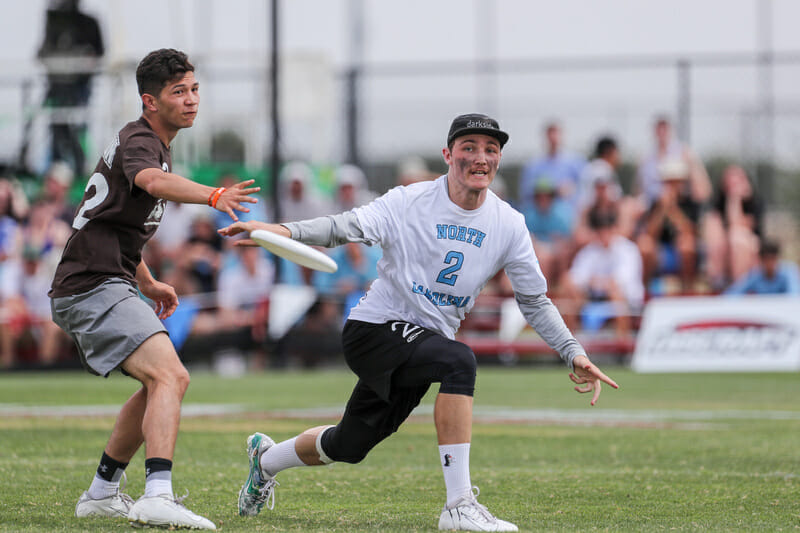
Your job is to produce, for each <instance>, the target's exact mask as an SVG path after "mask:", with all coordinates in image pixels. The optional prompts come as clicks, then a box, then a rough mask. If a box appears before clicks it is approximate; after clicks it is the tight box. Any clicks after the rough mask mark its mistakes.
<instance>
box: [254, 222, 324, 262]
mask: <svg viewBox="0 0 800 533" xmlns="http://www.w3.org/2000/svg"><path fill="white" fill-rule="evenodd" d="M250 238H251V239H252V240H253V241H254V242H256V243H258V245H259V246H261V247H262V248H265V249H267V250H269V251H270V252H272V253H273V254H275V255H279V256H281V257H283V258H285V259H288V260H289V261H291V262H293V263H297V264H298V265H303V266H304V267H308V268H313V269H314V270H321V271H322V272H336V271H337V270H338V269H339V266H338V265H337V264H336V261H334V260H333V259H331V258H330V257H328V256H327V255H325V254H324V253H322V252H320V251H319V250H315V249H314V248H312V247H310V246H308V245H307V244H303V243H302V242H300V241H295V240H293V239H290V238H289V237H284V236H283V235H278V234H277V233H273V232H271V231H268V230H265V229H256V230H253V231H251V232H250Z"/></svg>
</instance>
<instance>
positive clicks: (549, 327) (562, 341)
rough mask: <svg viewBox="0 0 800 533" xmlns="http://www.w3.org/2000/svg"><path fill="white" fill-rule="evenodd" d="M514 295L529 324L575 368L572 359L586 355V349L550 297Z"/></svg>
mask: <svg viewBox="0 0 800 533" xmlns="http://www.w3.org/2000/svg"><path fill="white" fill-rule="evenodd" d="M514 296H515V298H516V300H517V304H518V305H519V308H520V311H522V315H523V316H524V317H525V320H527V321H528V324H530V325H531V326H532V327H533V329H535V330H536V333H538V334H539V336H540V337H542V339H544V341H545V342H546V343H547V345H548V346H550V347H551V348H552V349H554V350H555V351H556V352H558V355H560V356H561V359H563V361H564V362H565V363H566V364H567V365H568V366H569V367H570V368H572V369H573V370H574V367H573V366H572V360H573V359H575V358H576V357H577V356H579V355H586V350H584V349H583V346H581V344H580V343H579V342H578V341H577V340H576V339H575V337H574V336H573V335H572V333H571V332H570V331H569V328H568V327H567V325H566V324H565V323H564V319H563V318H561V313H559V312H558V309H557V308H556V306H555V305H554V304H553V302H552V301H551V300H550V298H548V297H547V295H546V294H536V295H527V294H519V293H515V294H514Z"/></svg>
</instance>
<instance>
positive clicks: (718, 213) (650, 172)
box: [0, 117, 800, 369]
mask: <svg viewBox="0 0 800 533" xmlns="http://www.w3.org/2000/svg"><path fill="white" fill-rule="evenodd" d="M563 135H564V133H563V132H562V129H561V126H560V125H559V124H558V123H555V122H553V123H549V124H547V125H546V126H545V127H544V129H543V141H544V142H543V145H544V146H543V150H542V153H541V154H540V155H536V156H535V157H532V158H531V159H530V160H529V161H528V162H527V163H526V164H525V165H524V166H523V167H522V169H521V172H520V174H519V179H518V180H517V182H516V183H517V185H518V187H517V191H516V194H514V193H513V192H512V191H510V190H509V187H508V186H507V185H506V180H504V178H503V177H502V176H498V178H497V179H496V181H495V183H494V184H493V190H494V192H495V193H496V194H498V195H500V196H501V197H503V198H504V199H506V200H507V201H509V202H510V203H512V205H514V206H515V207H516V208H517V209H519V211H521V212H522V214H523V215H524V216H525V221H526V224H527V225H528V228H529V230H530V232H531V239H533V241H534V247H535V250H536V253H537V256H538V258H539V262H540V267H541V269H542V271H543V273H544V275H545V276H546V278H547V280H548V284H549V295H550V297H551V298H553V299H554V300H555V301H556V303H557V305H558V306H559V309H560V310H561V312H562V314H563V315H564V317H565V320H566V321H567V323H568V325H570V327H572V328H573V329H574V330H575V331H597V330H600V329H601V328H604V329H606V330H608V331H609V332H610V333H612V334H614V335H619V336H629V335H630V334H631V333H632V332H633V331H635V329H636V327H637V325H638V318H639V317H640V316H641V312H642V309H643V306H644V303H645V302H646V301H647V300H648V299H649V298H653V297H658V296H663V295H697V294H730V295H734V294H748V293H755V294H767V293H770V294H771V293H782V294H794V295H797V294H800V275H799V274H798V268H797V266H796V264H795V263H793V262H792V261H789V260H787V259H786V258H785V257H784V254H783V253H782V250H781V245H782V244H786V243H781V242H780V241H779V240H777V239H775V236H774V235H769V234H768V232H767V228H766V224H765V214H766V212H765V211H766V209H765V204H764V200H763V199H762V198H761V197H760V196H759V194H758V192H757V191H756V189H755V188H754V186H753V183H752V182H751V180H750V178H749V176H748V175H747V173H746V172H745V170H744V169H743V167H741V166H739V165H736V164H732V165H729V166H728V167H727V168H725V169H724V171H723V172H722V174H721V175H720V176H718V177H716V178H717V179H716V180H714V181H712V179H711V177H710V176H709V174H708V172H707V171H706V168H705V166H704V164H703V162H702V161H701V160H700V158H699V157H698V156H697V155H696V154H695V153H694V151H693V150H692V149H691V147H690V146H687V145H686V144H684V143H682V142H681V141H680V140H678V139H677V138H676V137H675V135H674V133H673V130H672V126H671V124H670V121H669V120H668V119H667V118H664V117H658V118H657V119H656V120H655V121H654V124H653V132H652V135H653V145H652V150H651V152H650V153H648V154H646V155H645V156H644V157H643V158H642V159H641V160H640V161H638V162H637V165H636V174H635V179H634V180H633V183H632V185H629V186H627V187H623V184H622V182H621V181H620V178H619V175H618V171H619V168H620V165H621V163H622V161H623V159H624V157H625V154H623V153H622V149H621V147H620V145H619V144H618V141H617V140H616V139H615V138H613V137H611V136H602V137H600V138H599V139H598V140H597V142H596V146H595V149H594V151H593V153H592V154H591V156H590V157H588V158H586V157H584V156H582V155H580V154H577V153H571V152H569V151H568V150H565V149H564V142H563ZM436 177H437V173H435V172H432V171H430V170H429V169H428V167H427V166H426V164H425V162H424V161H423V160H421V159H419V158H410V159H407V160H404V161H403V162H402V163H401V164H400V165H398V167H397V170H396V173H395V180H396V184H398V185H407V184H410V183H413V182H416V181H421V180H428V179H434V178H436ZM74 179H75V177H74V175H73V172H72V170H71V168H70V166H68V165H66V164H64V163H61V162H56V163H54V164H53V165H52V166H51V167H50V169H49V170H48V171H47V172H46V174H45V175H44V176H43V177H42V179H41V180H40V181H39V182H38V186H37V188H36V190H35V191H34V192H33V193H31V192H30V191H28V193H27V194H26V192H24V191H23V189H22V187H21V186H20V184H19V182H17V181H16V180H15V179H13V178H11V177H6V178H2V179H0V305H1V306H2V307H1V309H2V313H1V316H0V369H2V368H13V367H24V366H28V365H36V366H37V367H41V366H42V365H45V366H46V365H49V366H53V367H59V366H60V365H62V364H63V365H67V364H74V363H75V361H77V358H75V357H74V355H75V354H74V352H73V351H74V347H73V344H72V342H71V341H70V340H69V339H68V338H66V337H65V335H64V334H63V332H62V331H61V330H60V328H58V327H57V326H55V324H54V323H53V322H52V321H51V320H50V302H49V298H48V296H47V291H48V290H49V287H50V283H51V280H52V276H53V272H54V269H55V266H56V264H57V262H58V260H59V258H60V254H61V250H62V248H63V246H64V244H65V242H66V240H67V238H68V237H69V235H70V231H71V229H70V228H71V224H72V219H73V217H74V213H75V208H76V205H75V204H74V203H73V200H72V198H75V195H74V194H73V195H70V194H69V193H70V190H73V192H74V187H73V185H75V186H79V184H75V183H74ZM278 180H279V187H278V190H279V193H278V194H279V198H278V203H279V206H280V207H279V212H280V217H275V216H274V213H272V206H273V205H274V203H273V201H272V199H270V198H266V197H262V198H260V201H259V203H258V204H257V205H256V206H255V207H254V208H253V210H252V212H251V213H248V214H244V215H242V218H243V219H247V218H250V217H252V218H255V219H258V220H265V221H275V222H283V221H294V220H302V219H307V218H313V217H316V216H321V215H326V214H333V213H339V212H342V211H346V210H349V209H352V208H353V207H356V206H359V205H363V204H366V203H368V202H370V201H371V200H372V199H373V198H375V197H376V196H377V194H376V193H375V192H373V191H371V190H370V186H369V182H368V180H367V176H366V175H365V173H364V172H363V171H362V169H360V168H358V167H356V166H353V165H341V166H339V167H337V168H336V169H335V171H334V177H333V185H332V186H331V187H329V188H328V189H329V192H327V193H323V192H321V191H322V190H323V188H322V187H320V186H319V176H318V173H317V172H315V170H314V168H313V167H312V166H311V165H309V164H307V163H305V162H302V161H293V162H289V163H287V164H286V165H284V167H283V169H282V171H281V173H280V175H279V177H278ZM217 181H218V183H219V185H220V186H225V185H226V184H232V183H235V182H237V181H240V177H239V176H236V175H234V174H223V175H221V176H220V177H219V179H218V180H217ZM715 183H716V185H714V184H715ZM229 223H230V220H229V218H228V216H227V215H225V214H224V213H221V212H217V211H213V210H211V209H210V208H208V207H207V206H204V205H182V204H170V205H168V207H167V209H166V212H165V214H164V217H163V219H162V222H161V225H160V227H159V230H158V232H157V233H156V236H155V238H154V239H152V240H151V241H150V242H149V243H148V245H147V246H146V248H145V251H144V254H145V257H144V259H145V261H146V263H147V264H148V265H149V266H150V268H151V269H152V270H153V274H154V276H155V277H156V278H158V279H160V280H162V281H165V282H167V283H169V284H171V285H173V286H174V287H175V289H176V291H177V292H178V294H179V299H180V305H179V307H178V310H177V311H176V313H175V314H174V315H173V316H172V317H170V318H169V319H167V321H166V326H167V329H168V330H169V332H170V336H171V338H172V340H173V342H174V343H175V345H176V348H177V349H178V351H179V353H181V355H182V356H184V358H187V359H196V360H203V359H204V358H205V359H206V360H209V362H211V361H210V358H211V357H212V356H214V355H215V354H217V355H218V354H224V353H238V354H248V355H249V356H250V357H248V364H249V365H250V366H251V367H252V368H263V367H267V366H271V367H280V366H286V365H289V364H299V365H302V366H306V367H310V366H315V365H319V364H325V363H326V362H328V361H330V360H332V359H333V358H335V357H336V356H337V355H338V353H339V340H338V339H339V332H340V329H341V325H342V322H343V320H344V319H345V318H346V315H347V311H348V310H349V309H350V308H351V307H352V306H353V305H355V303H356V302H357V301H358V299H359V298H360V297H361V296H362V295H363V294H364V292H365V291H366V289H367V288H368V287H369V284H370V283H371V281H372V280H373V279H375V277H376V276H377V271H376V269H377V262H378V260H379V259H380V255H381V251H380V249H379V248H378V247H369V246H365V245H360V244H348V245H345V246H341V247H339V248H335V249H331V250H325V251H326V253H329V254H330V255H331V256H332V257H333V258H334V259H335V260H336V262H337V263H338V265H339V270H338V271H337V272H336V273H335V274H322V273H319V272H315V271H312V270H309V269H306V268H303V267H299V266H298V265H295V264H294V263H291V262H288V261H285V260H282V259H281V260H278V259H276V258H275V257H274V256H272V255H270V254H269V253H268V252H266V251H265V250H263V249H262V248H258V247H241V246H234V245H233V241H231V240H224V239H222V238H221V237H220V236H219V235H218V233H217V230H218V229H219V228H221V227H224V226H227V225H228V224H229ZM278 289H280V290H278ZM484 293H485V294H486V295H487V296H490V295H492V296H499V297H510V296H513V291H512V288H511V287H510V283H509V281H508V279H507V278H506V277H505V275H504V274H503V273H502V272H501V273H500V274H498V275H497V276H496V277H495V278H494V279H492V280H491V281H490V283H489V284H487V286H486V288H485V289H484ZM465 327H469V322H466V323H465Z"/></svg>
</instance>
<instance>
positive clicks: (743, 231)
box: [703, 165, 764, 291]
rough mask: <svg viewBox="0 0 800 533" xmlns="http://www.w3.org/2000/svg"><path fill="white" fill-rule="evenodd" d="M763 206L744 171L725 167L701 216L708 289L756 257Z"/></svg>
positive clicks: (752, 263)
mask: <svg viewBox="0 0 800 533" xmlns="http://www.w3.org/2000/svg"><path fill="white" fill-rule="evenodd" d="M763 217H764V208H763V205H762V202H761V198H760V197H759V196H758V194H757V193H756V191H755V190H754V189H753V186H752V185H751V184H750V180H749V179H748V177H747V173H746V172H745V171H744V169H743V168H742V167H740V166H738V165H729V166H728V167H726V168H725V170H724V172H723V174H722V179H721V180H720V185H719V188H718V190H717V193H716V195H715V197H714V201H713V202H712V204H711V209H710V210H709V211H708V213H707V214H706V216H705V217H704V222H703V224H704V238H705V246H706V253H707V255H706V274H707V275H708V278H709V282H710V284H711V287H712V289H714V290H715V291H718V290H721V289H722V288H724V287H725V286H727V284H728V283H729V282H730V281H731V280H737V279H740V278H741V277H742V276H743V275H744V274H746V273H747V272H748V271H749V270H750V269H751V268H753V266H755V264H756V262H757V261H758V248H759V238H760V236H761V231H762V224H763Z"/></svg>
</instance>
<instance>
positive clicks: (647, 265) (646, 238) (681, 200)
mask: <svg viewBox="0 0 800 533" xmlns="http://www.w3.org/2000/svg"><path fill="white" fill-rule="evenodd" d="M659 175H660V176H661V189H660V192H659V196H658V198H657V200H656V201H655V202H654V203H653V205H652V206H651V207H650V209H649V210H648V211H647V212H646V213H645V214H644V215H643V217H642V221H641V224H640V231H639V233H638V236H637V241H636V242H637V244H638V246H639V250H640V251H641V253H642V260H643V264H644V281H645V284H646V285H647V286H648V288H649V289H650V290H653V292H656V293H659V292H662V291H660V290H658V289H657V288H653V287H650V285H649V284H650V282H651V281H652V280H653V279H654V278H656V277H658V276H662V275H665V274H677V275H678V276H679V278H680V282H681V288H682V290H683V291H684V292H689V291H691V290H692V289H693V286H694V281H695V275H696V270H697V232H698V222H699V217H700V206H699V205H698V204H697V203H696V202H695V201H694V200H692V198H691V197H690V196H689V195H687V194H686V193H685V192H684V191H685V187H684V185H685V183H686V180H688V179H689V169H688V166H687V165H686V162H685V160H684V159H682V158H676V159H667V160H666V161H664V162H663V163H662V164H661V165H660V166H659ZM654 289H655V290H654Z"/></svg>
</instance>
